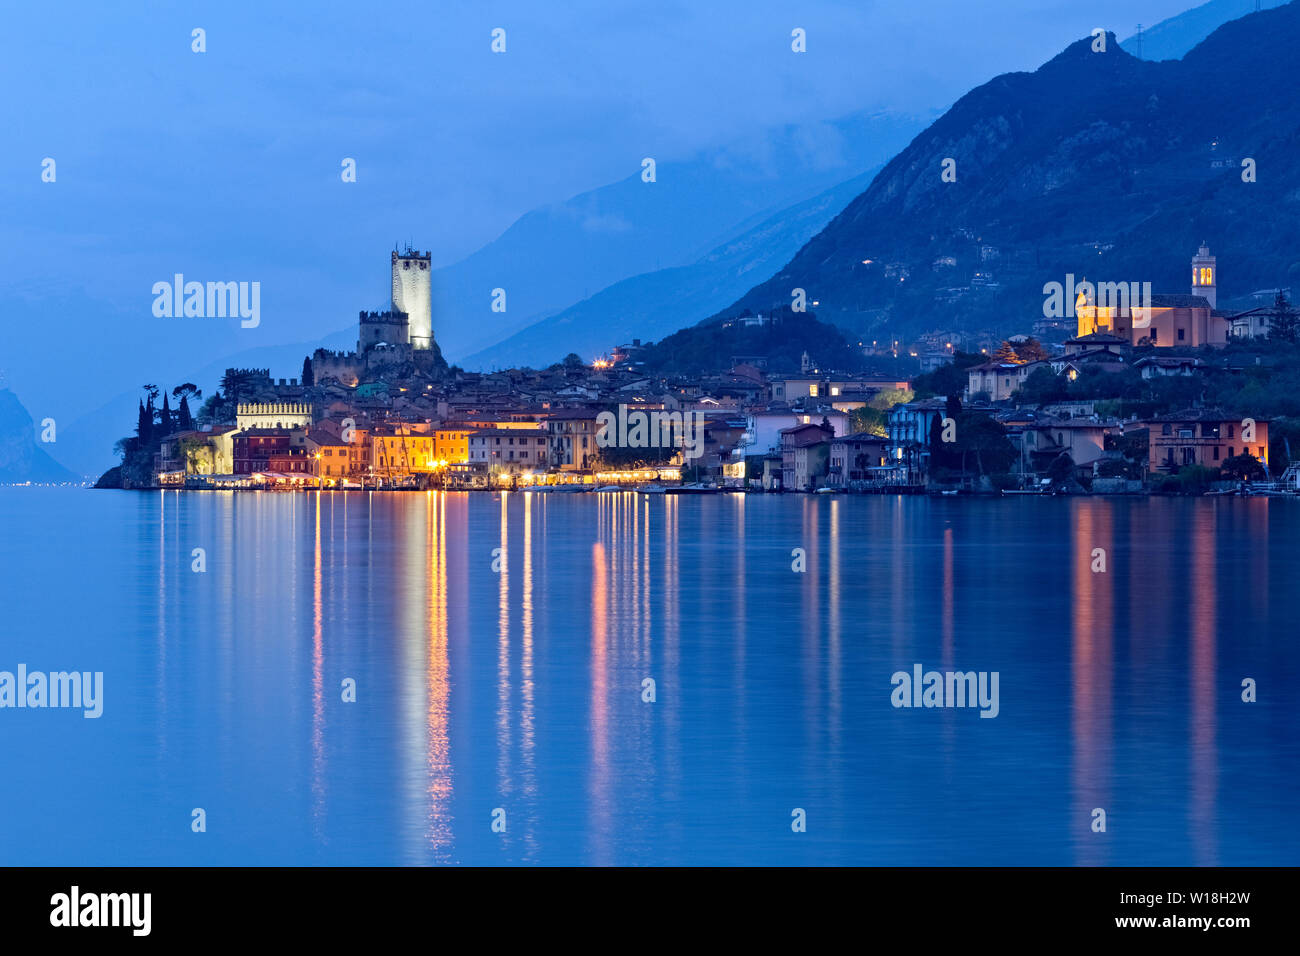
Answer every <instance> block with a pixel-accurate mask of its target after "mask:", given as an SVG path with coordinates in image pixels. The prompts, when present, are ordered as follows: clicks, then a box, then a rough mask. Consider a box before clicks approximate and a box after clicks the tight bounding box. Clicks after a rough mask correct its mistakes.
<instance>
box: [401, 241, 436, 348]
mask: <svg viewBox="0 0 1300 956" xmlns="http://www.w3.org/2000/svg"><path fill="white" fill-rule="evenodd" d="M431 258H432V256H431V254H430V253H428V252H425V253H419V252H414V251H412V250H411V249H409V248H408V249H407V250H406V252H405V253H399V252H397V251H394V252H393V311H395V312H405V313H406V315H407V317H408V324H407V329H408V335H409V341H408V342H400V343H394V344H399V345H406V344H409V345H410V346H411V348H414V349H427V348H429V347H430V346H431V345H432V344H433V295H432V291H431V290H432V287H431V285H430V281H429V279H430V274H431V271H432V270H431V269H430V262H431Z"/></svg>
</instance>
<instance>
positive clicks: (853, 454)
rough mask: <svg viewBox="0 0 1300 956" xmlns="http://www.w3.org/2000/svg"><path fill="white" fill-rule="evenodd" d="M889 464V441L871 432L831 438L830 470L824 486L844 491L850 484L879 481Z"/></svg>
mask: <svg viewBox="0 0 1300 956" xmlns="http://www.w3.org/2000/svg"><path fill="white" fill-rule="evenodd" d="M888 465H889V439H888V438H885V437H884V436H883V435H873V434H871V433H870V432H856V433H854V434H852V435H844V436H842V437H840V438H833V439H831V447H830V468H829V471H828V473H827V476H826V483H827V484H828V485H830V486H831V487H833V488H845V487H847V486H848V485H849V483H850V482H854V481H869V480H871V479H874V478H879V477H880V474H881V469H883V468H885V467H887V466H888Z"/></svg>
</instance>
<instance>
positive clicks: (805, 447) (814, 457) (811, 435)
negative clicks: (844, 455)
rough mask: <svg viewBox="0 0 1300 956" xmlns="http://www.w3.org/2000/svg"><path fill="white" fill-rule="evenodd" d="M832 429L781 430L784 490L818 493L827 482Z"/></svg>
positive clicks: (798, 428) (812, 425) (810, 425)
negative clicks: (819, 488) (818, 489)
mask: <svg viewBox="0 0 1300 956" xmlns="http://www.w3.org/2000/svg"><path fill="white" fill-rule="evenodd" d="M834 436H835V432H834V430H833V429H831V428H829V427H828V426H823V425H820V424H816V425H814V424H808V425H795V426H794V427H793V428H783V429H782V430H781V487H782V489H783V490H785V491H815V490H816V489H817V488H818V487H820V486H821V485H822V484H824V483H825V480H826V474H827V471H828V468H829V463H830V446H831V439H832V438H833V437H834Z"/></svg>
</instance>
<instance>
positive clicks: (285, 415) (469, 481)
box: [104, 245, 1300, 494]
mask: <svg viewBox="0 0 1300 956" xmlns="http://www.w3.org/2000/svg"><path fill="white" fill-rule="evenodd" d="M428 270H429V259H428V256H427V255H422V254H420V253H415V252H411V251H409V250H408V252H406V253H404V254H402V253H398V252H394V253H393V255H392V272H393V307H392V309H391V310H390V311H387V312H383V313H375V312H363V313H360V315H359V322H358V339H357V348H356V350H355V352H350V353H339V352H327V351H325V350H317V352H316V353H315V354H314V355H313V356H311V357H310V358H308V359H306V360H305V361H304V363H303V368H302V373H301V375H300V376H299V377H297V378H287V379H286V378H281V379H275V378H272V376H271V374H270V370H269V369H229V370H228V371H227V373H226V375H225V376H224V377H223V379H222V382H221V384H220V387H219V390H218V392H217V393H216V394H214V395H212V396H210V397H209V398H208V399H207V401H206V402H205V403H204V404H203V405H202V406H201V408H200V410H199V411H198V413H197V414H196V413H192V412H191V409H190V405H189V401H190V399H191V398H194V399H195V400H196V401H197V400H198V399H199V398H201V396H202V393H201V390H199V389H198V388H196V387H195V386H193V385H190V384H186V385H184V386H180V387H178V388H175V389H173V390H172V391H171V393H170V396H169V394H168V393H166V392H161V398H162V401H161V404H158V403H157V401H156V400H157V398H158V395H159V390H158V389H156V388H154V387H153V386H147V387H146V393H147V394H146V398H143V399H142V400H141V403H140V410H139V412H140V414H139V420H138V423H137V434H136V435H135V436H133V437H132V438H129V439H124V440H123V442H121V443H119V446H120V450H121V451H122V452H123V455H124V462H123V465H122V466H121V468H120V469H119V470H118V471H119V474H118V475H117V476H116V478H115V479H112V478H109V476H106V480H105V482H104V483H105V484H117V485H118V486H121V487H173V488H187V489H295V488H298V489H338V490H343V489H374V490H388V489H391V490H400V489H430V488H435V489H448V490H452V489H456V490H461V489H497V488H535V489H539V490H542V489H554V490H591V489H597V488H620V487H642V488H648V489H650V490H653V491H659V490H662V491H667V492H716V491H723V490H743V491H766V492H776V491H783V492H814V493H826V492H836V491H840V492H862V493H870V492H877V493H920V492H927V491H928V492H933V493H952V494H955V493H963V492H965V493H980V492H984V493H1006V494H1015V493H1021V494H1025V493H1037V494H1043V493H1075V494H1080V493H1145V492H1152V491H1157V492H1180V493H1223V494H1235V493H1263V494H1268V493H1277V494H1283V493H1290V492H1292V491H1295V490H1296V487H1297V482H1296V477H1297V469H1296V468H1292V467H1289V466H1290V463H1291V451H1290V444H1289V434H1288V433H1289V430H1290V424H1289V420H1282V421H1278V422H1275V420H1274V418H1273V417H1271V416H1270V415H1269V414H1268V413H1267V408H1266V406H1267V405H1268V402H1267V401H1262V400H1263V399H1267V397H1268V383H1269V381H1270V375H1271V373H1272V372H1273V371H1274V370H1275V369H1276V368H1277V360H1278V356H1279V355H1280V354H1282V353H1283V352H1285V350H1286V349H1288V348H1290V349H1294V347H1295V345H1296V341H1297V339H1298V338H1300V335H1298V334H1297V319H1296V316H1295V313H1294V310H1293V309H1292V308H1291V307H1290V304H1289V302H1288V301H1287V299H1286V296H1285V294H1284V291H1283V290H1268V292H1269V293H1270V294H1271V296H1272V297H1271V300H1270V301H1268V303H1267V304H1266V305H1262V306H1258V307H1254V308H1248V309H1238V310H1232V309H1224V310H1220V309H1219V308H1218V302H1217V280H1218V277H1217V262H1216V261H1215V258H1214V256H1212V255H1211V254H1210V252H1209V249H1208V248H1207V247H1206V246H1204V245H1202V247H1201V248H1200V249H1199V250H1198V251H1197V253H1196V255H1195V257H1194V258H1193V260H1192V285H1191V288H1190V291H1189V292H1188V293H1187V294H1182V293H1178V294H1151V293H1150V292H1149V290H1139V289H1134V290H1133V291H1134V295H1133V297H1132V300H1131V301H1130V300H1129V296H1128V295H1127V292H1128V290H1127V288H1124V289H1122V290H1117V288H1116V287H1115V286H1114V284H1110V285H1111V287H1110V288H1107V284H1102V283H1098V284H1096V285H1095V286H1094V285H1093V284H1091V283H1088V282H1086V281H1081V282H1079V283H1077V284H1076V283H1075V282H1074V280H1073V277H1070V279H1069V288H1068V289H1066V290H1065V292H1066V298H1065V304H1066V310H1065V311H1066V312H1067V313H1068V315H1067V318H1068V322H1069V323H1071V324H1072V325H1073V333H1074V334H1071V335H1069V337H1068V338H1064V339H1063V340H1059V341H1053V339H1054V338H1059V336H1055V337H1054V336H1053V335H1052V331H1053V328H1054V327H1055V328H1068V327H1069V325H1068V324H1067V325H1062V324H1061V323H1056V325H1055V326H1054V327H1053V326H1051V325H1049V326H1048V327H1044V326H1043V325H1042V324H1035V325H1034V327H1033V328H1034V330H1035V331H1036V332H1037V333H1039V334H1040V335H1041V336H1042V337H1041V339H1040V338H1039V337H1037V336H1036V335H1031V334H1017V335H1012V336H1009V337H1008V338H1006V339H1004V340H1001V341H1000V342H997V343H996V344H995V340H993V339H990V338H986V339H985V340H984V344H983V345H982V346H981V347H979V349H978V350H975V349H972V350H970V351H965V350H963V349H961V348H957V347H954V344H953V341H952V340H954V339H955V340H957V341H959V342H964V341H969V340H970V336H969V334H968V333H963V332H959V331H953V332H947V333H945V332H936V333H933V334H931V335H929V336H926V337H924V338H923V339H921V340H920V341H918V342H917V343H914V344H913V346H912V347H910V349H909V351H910V352H911V357H913V358H915V359H916V362H915V363H914V365H915V367H916V368H917V370H918V371H917V372H916V373H915V374H913V375H910V376H908V377H906V378H903V379H900V378H899V377H897V376H895V377H892V378H891V377H881V376H879V375H872V374H864V373H862V372H861V371H841V370H836V369H831V368H823V367H821V366H820V364H819V362H818V357H817V356H814V355H810V354H809V353H808V352H807V351H804V352H803V354H802V356H801V360H800V362H799V366H798V367H797V368H781V367H772V365H771V363H770V362H769V360H768V358H767V357H765V356H761V355H735V356H730V357H729V358H728V359H726V360H722V361H720V362H719V363H718V370H717V371H713V372H708V373H704V374H695V375H689V376H686V375H675V374H663V373H662V372H659V371H656V370H652V369H648V368H647V367H646V362H645V361H644V359H643V356H644V354H645V353H646V349H647V346H646V345H643V344H642V343H641V342H640V341H639V340H633V341H632V342H631V343H627V344H623V345H618V346H615V347H612V348H611V349H610V350H609V352H608V354H606V355H603V356H600V357H598V358H596V359H594V360H584V359H582V358H581V357H579V356H577V355H574V354H570V355H569V356H568V357H566V358H565V360H564V361H563V362H560V363H557V364H555V365H553V366H551V367H549V368H546V369H540V370H536V369H510V370H506V371H498V372H466V371H463V370H460V369H455V368H448V367H447V366H446V363H445V362H444V361H443V360H442V357H441V354H440V352H439V351H438V348H437V343H436V341H435V340H434V336H433V332H432V320H431V315H430V309H429V286H428V274H429V273H428ZM1117 291H1122V292H1124V293H1125V294H1124V295H1123V296H1122V297H1121V296H1118V295H1117V294H1116V293H1117ZM1045 292H1048V290H1047V289H1045ZM1049 298H1050V295H1049ZM1049 311H1050V309H1049V308H1048V307H1047V306H1045V307H1044V314H1045V315H1046V314H1047V313H1048V312H1049ZM770 321H772V320H771V319H770V318H767V317H762V316H757V317H742V318H740V319H737V320H733V323H732V324H735V325H738V326H743V325H746V324H750V325H753V324H762V323H764V322H770ZM945 339H947V340H948V341H945ZM862 348H863V352H864V353H868V354H869V353H870V352H871V350H872V349H873V348H874V349H876V350H879V346H878V344H877V343H872V344H871V346H868V345H866V344H865V343H864V344H863V346H862ZM905 348H908V347H905ZM890 349H891V350H892V352H893V354H894V355H897V354H898V351H899V346H898V343H896V342H894V343H891V344H890ZM1279 350H1280V351H1279ZM1243 396H1247V397H1249V396H1253V398H1252V399H1251V401H1250V402H1248V403H1247V402H1242V401H1241V399H1242V397H1243ZM169 398H177V399H178V401H179V406H178V409H177V410H176V411H175V412H173V410H172V408H171V404H170V401H169ZM1229 399H1231V400H1233V401H1236V402H1238V403H1239V404H1237V405H1224V404H1222V403H1223V401H1225V400H1229ZM637 412H640V413H644V414H645V415H646V416H647V417H649V418H650V419H651V420H652V421H657V420H659V419H663V420H664V421H665V422H668V421H675V422H678V423H681V422H692V423H695V425H696V427H697V428H698V429H699V433H700V440H699V441H698V442H697V443H695V445H693V446H691V447H687V446H686V445H685V444H684V442H683V441H682V434H681V431H680V429H679V430H678V432H677V433H675V438H673V439H672V440H670V441H667V442H663V443H656V442H649V443H647V442H644V441H642V442H635V441H634V442H628V441H627V440H626V436H625V435H624V433H623V432H624V430H620V431H619V433H618V435H614V434H612V433H609V432H607V430H606V428H605V425H604V424H603V423H604V421H606V418H605V416H610V417H612V416H613V415H614V414H615V413H617V414H618V415H620V416H624V417H626V416H627V415H628V414H630V413H637ZM1270 425H1275V427H1274V430H1273V433H1272V434H1271V433H1270ZM668 434H670V435H672V434H673V433H672V432H671V430H670V432H669V433H668ZM647 444H648V445H649V447H646V446H647ZM1270 445H1272V446H1273V447H1272V448H1271V447H1270Z"/></svg>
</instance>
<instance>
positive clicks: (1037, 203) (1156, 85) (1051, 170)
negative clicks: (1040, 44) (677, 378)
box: [714, 3, 1300, 338]
mask: <svg viewBox="0 0 1300 956" xmlns="http://www.w3.org/2000/svg"><path fill="white" fill-rule="evenodd" d="M1092 45H1093V41H1092V40H1091V39H1083V40H1080V41H1078V42H1076V43H1074V44H1072V45H1071V46H1070V47H1068V48H1067V49H1066V50H1065V51H1064V52H1062V53H1061V54H1059V55H1058V56H1057V57H1055V58H1054V59H1052V60H1051V61H1050V62H1048V63H1046V64H1044V65H1043V66H1042V67H1040V68H1039V69H1038V70H1036V71H1035V72H1033V73H1010V74H1006V75H1003V76H999V77H997V78H996V79H993V80H992V81H990V82H988V83H986V84H984V85H983V86H980V87H978V88H977V89H975V90H972V91H971V92H970V93H968V94H966V95H965V96H963V97H962V98H961V99H960V100H958V102H957V103H956V104H954V105H953V107H952V108H951V109H950V110H949V111H948V112H947V113H946V114H944V115H943V116H942V117H941V118H940V119H939V120H938V121H936V122H935V123H934V124H933V125H931V126H930V127H929V128H928V129H926V130H925V131H924V132H923V133H921V134H920V135H919V136H917V137H916V139H915V140H913V141H912V143H911V144H910V145H909V146H908V147H907V148H906V149H905V150H903V152H902V153H900V154H899V155H898V156H897V157H895V158H894V159H893V160H892V161H891V162H890V163H888V165H886V167H885V168H884V170H882V171H881V173H880V174H879V175H878V176H877V177H876V178H875V180H874V181H873V182H872V183H871V185H870V187H869V188H868V189H867V190H866V191H865V192H863V193H862V195H860V196H858V197H857V198H856V199H855V200H854V201H853V202H852V203H850V204H849V205H848V207H847V208H846V209H845V210H844V211H843V212H842V213H840V215H839V216H837V217H836V218H835V219H834V220H833V221H832V222H831V223H830V224H829V225H828V226H827V227H826V229H825V230H823V231H822V232H821V233H820V234H818V235H817V236H816V237H815V238H813V239H812V240H811V241H810V242H809V243H808V244H807V245H806V246H804V248H803V249H801V250H800V251H799V252H798V254H797V255H795V256H794V257H793V258H792V259H791V260H790V262H789V263H787V264H786V265H785V267H783V268H782V269H780V270H779V271H778V272H777V273H776V275H775V276H774V277H773V278H771V279H769V280H768V281H766V282H763V283H761V284H759V285H757V286H755V287H754V288H753V289H751V290H750V291H749V292H748V293H746V294H745V295H743V296H741V297H740V298H739V299H738V300H737V301H736V302H735V303H733V304H732V305H731V306H730V307H729V308H727V309H724V310H722V311H721V312H720V313H719V314H718V315H717V316H715V317H714V320H719V319H721V318H724V317H726V316H730V315H736V314H739V313H740V312H741V311H742V310H744V309H746V308H748V309H752V310H753V311H756V312H757V311H763V310H766V309H769V308H770V307H771V304H772V303H773V302H774V301H784V302H789V301H790V297H791V294H792V290H793V289H796V288H802V289H804V290H806V295H807V298H808V299H809V300H819V302H820V305H819V307H818V308H817V315H818V318H819V319H821V320H822V321H824V322H832V323H834V324H836V325H838V326H840V327H841V328H843V329H845V330H847V331H849V332H850V333H851V334H856V335H857V336H858V337H860V338H865V337H867V335H868V334H871V337H872V338H883V337H886V336H885V335H880V334H873V333H877V331H878V330H879V331H880V332H886V331H887V332H889V333H893V334H894V335H895V337H897V336H898V335H904V334H908V333H915V332H920V331H924V330H927V329H935V328H945V329H952V328H963V327H964V328H972V329H978V328H994V329H1004V330H1010V329H1020V330H1024V329H1025V328H1026V327H1027V326H1028V325H1029V323H1031V322H1032V321H1033V320H1034V319H1035V318H1036V317H1038V316H1040V315H1041V314H1042V301H1043V293H1042V287H1043V285H1044V283H1046V282H1050V281H1062V280H1063V279H1064V277H1065V274H1066V273H1067V272H1070V273H1074V274H1075V275H1076V276H1086V277H1088V278H1091V279H1095V280H1099V281H1125V282H1128V281H1150V282H1152V283H1153V286H1154V289H1155V291H1156V292H1185V291H1187V288H1188V286H1189V285H1190V265H1189V264H1190V259H1191V256H1192V254H1193V253H1194V252H1195V251H1196V248H1197V246H1198V245H1199V244H1200V242H1201V241H1202V240H1204V241H1206V242H1208V243H1209V245H1210V247H1211V250H1212V251H1213V252H1214V253H1215V254H1216V255H1217V256H1218V261H1219V273H1220V275H1219V297H1220V300H1223V299H1224V298H1227V297H1232V296H1236V295H1241V294H1244V293H1248V292H1250V291H1252V290H1254V289H1257V288H1261V287H1269V286H1277V285H1288V284H1295V283H1297V282H1300V215H1297V213H1298V212H1300V83H1297V82H1296V79H1295V72H1294V71H1295V66H1294V63H1295V55H1296V51H1297V49H1300V4H1297V3H1291V4H1288V5H1287V6H1284V7H1279V8H1277V9H1274V10H1266V11H1263V12H1260V13H1256V14H1251V15H1250V16H1247V17H1243V18H1242V19H1239V20H1234V21H1232V22H1230V23H1227V24H1225V25H1223V26H1222V27H1220V28H1219V29H1218V30H1216V31H1215V32H1214V33H1213V34H1212V35H1211V36H1210V37H1209V38H1207V39H1206V40H1205V41H1204V42H1203V43H1201V44H1200V45H1198V46H1197V47H1196V48H1195V49H1194V50H1192V51H1191V52H1190V53H1188V54H1187V56H1185V57H1184V58H1183V59H1182V60H1174V61H1165V62H1160V63H1152V62H1147V61H1145V60H1139V59H1136V58H1135V57H1133V56H1130V55H1129V54H1128V53H1126V52H1124V51H1123V50H1122V49H1121V48H1120V45H1119V44H1118V43H1117V42H1115V38H1114V37H1113V36H1112V35H1107V44H1106V49H1105V52H1093V50H1092ZM946 158H951V159H954V160H955V162H956V181H955V182H944V181H943V179H942V176H941V173H942V170H943V164H944V160H945V159H946ZM1246 159H1251V160H1254V163H1255V167H1256V170H1257V181H1256V182H1243V167H1242V162H1243V161H1244V160H1246Z"/></svg>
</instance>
